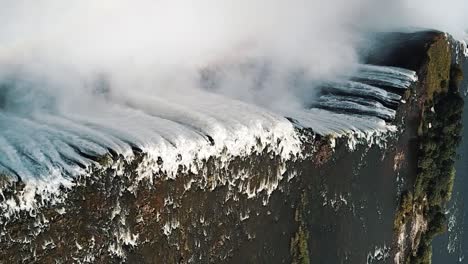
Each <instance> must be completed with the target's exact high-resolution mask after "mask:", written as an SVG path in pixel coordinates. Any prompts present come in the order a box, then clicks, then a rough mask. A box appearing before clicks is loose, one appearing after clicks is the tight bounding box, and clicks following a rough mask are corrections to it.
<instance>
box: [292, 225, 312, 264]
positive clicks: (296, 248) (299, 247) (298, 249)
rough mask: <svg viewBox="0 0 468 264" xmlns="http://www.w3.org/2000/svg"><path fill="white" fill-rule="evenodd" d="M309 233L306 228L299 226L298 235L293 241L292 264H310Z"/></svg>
mask: <svg viewBox="0 0 468 264" xmlns="http://www.w3.org/2000/svg"><path fill="white" fill-rule="evenodd" d="M308 237H309V233H308V232H307V230H306V229H305V227H304V226H303V225H302V224H301V225H299V230H298V231H297V233H296V235H295V236H294V237H293V238H292V239H291V256H292V259H293V260H292V264H309V263H310V258H309V246H308V243H307V240H308Z"/></svg>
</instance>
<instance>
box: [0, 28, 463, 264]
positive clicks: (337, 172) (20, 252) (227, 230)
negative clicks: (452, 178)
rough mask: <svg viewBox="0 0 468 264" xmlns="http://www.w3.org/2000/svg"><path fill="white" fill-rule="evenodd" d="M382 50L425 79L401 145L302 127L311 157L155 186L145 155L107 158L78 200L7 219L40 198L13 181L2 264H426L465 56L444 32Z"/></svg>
mask: <svg viewBox="0 0 468 264" xmlns="http://www.w3.org/2000/svg"><path fill="white" fill-rule="evenodd" d="M377 41H379V43H386V45H390V46H389V47H387V46H386V47H381V49H378V51H377V52H369V53H368V54H367V60H368V62H369V63H371V64H375V65H385V66H394V67H403V68H407V69H411V70H414V71H416V72H417V73H418V76H419V82H418V83H416V84H414V85H413V86H412V87H411V89H409V90H408V91H403V92H401V98H402V100H404V102H405V103H402V104H400V105H399V106H398V108H397V111H396V112H395V120H394V121H393V122H394V125H395V126H396V128H397V129H396V130H395V131H394V132H386V133H383V134H372V135H364V136H363V135H362V134H360V135H359V136H358V135H356V134H353V133H349V134H347V135H345V136H341V137H334V136H332V135H330V136H319V135H317V134H315V133H314V132H313V131H311V130H310V129H306V128H297V134H298V138H299V139H300V141H301V148H300V151H299V153H297V155H294V156H291V157H289V158H286V159H285V158H284V156H282V155H281V154H279V152H278V151H276V150H275V149H276V148H277V146H273V145H272V144H269V145H263V146H261V147H259V148H258V150H259V151H253V152H252V154H251V155H249V156H246V157H237V158H232V159H230V160H228V161H226V160H223V158H222V157H210V158H208V159H205V160H203V161H201V162H199V163H198V164H199V166H198V167H197V168H196V169H191V170H187V168H183V167H180V168H179V170H178V172H177V173H176V174H175V175H172V174H168V173H167V172H166V171H164V170H162V169H159V170H158V169H157V168H156V169H155V170H152V173H151V174H149V175H146V176H145V177H141V175H142V174H141V169H142V167H144V164H145V162H146V157H147V155H146V154H145V153H142V152H140V150H138V149H134V154H135V155H134V158H133V159H132V160H127V159H125V158H124V157H123V156H121V155H117V154H115V155H109V156H105V157H101V158H99V159H97V158H95V159H96V161H98V162H99V164H96V165H94V166H92V167H90V168H88V170H87V173H86V174H85V175H83V176H81V177H79V178H77V179H76V180H74V181H73V185H74V186H73V187H72V188H65V187H63V188H62V189H61V190H60V192H59V193H60V194H59V196H58V197H53V198H54V199H50V200H47V199H46V200H44V201H41V202H40V206H37V207H34V208H33V209H30V210H18V211H12V210H11V209H9V208H10V207H8V203H12V201H16V202H17V203H18V204H19V203H20V202H19V200H18V199H19V198H18V196H19V195H20V194H22V193H26V191H27V190H25V188H28V187H27V186H25V185H24V184H22V183H21V181H20V182H13V183H10V182H6V183H5V184H3V185H2V186H3V187H2V195H0V204H3V205H2V206H0V210H1V211H0V213H1V215H0V226H1V229H0V260H1V261H0V262H2V263H4V262H5V263H8V262H11V263H75V262H76V263H121V262H127V263H309V262H311V263H343V262H346V263H365V262H367V263H377V262H379V263H393V262H397V263H406V261H408V263H419V262H418V261H420V262H421V261H422V262H421V263H424V260H421V259H422V258H423V257H424V256H426V255H425V254H427V253H425V252H426V251H425V250H426V249H425V248H424V247H429V246H430V242H429V241H427V240H423V238H424V235H425V234H427V233H428V232H432V231H431V230H433V227H434V225H433V224H434V223H433V222H432V221H435V220H434V219H435V218H434V216H435V215H437V212H438V211H437V210H439V211H440V210H441V209H442V208H443V206H444V204H443V202H441V203H438V204H437V203H428V202H427V200H428V198H427V197H428V195H429V192H430V190H431V186H432V185H431V184H429V182H431V180H432V182H433V181H434V179H435V178H431V179H430V180H428V181H426V180H425V178H424V175H423V174H421V171H422V168H421V160H422V159H423V157H425V154H422V153H421V151H419V149H420V148H421V146H422V143H421V142H423V140H422V137H424V135H426V134H427V128H425V127H423V126H424V125H426V126H427V116H428V114H427V113H428V111H430V109H431V107H432V105H433V104H434V102H435V101H434V100H436V99H434V98H436V97H437V98H448V97H446V96H448V94H449V92H450V91H452V92H453V93H452V94H456V93H457V90H456V89H455V87H456V84H455V83H454V82H453V81H452V79H453V78H454V74H455V73H453V72H454V71H453V70H452V69H454V66H453V65H455V64H456V63H455V59H454V57H452V52H451V50H452V49H455V48H454V47H455V46H454V45H456V44H454V43H455V42H453V41H451V40H450V39H449V37H447V36H446V35H444V34H442V33H439V32H421V33H415V34H397V33H395V34H390V35H385V36H382V37H380V36H379V37H378V38H377ZM382 50H385V51H386V52H388V53H385V54H383V53H382V52H381V51H382ZM451 72H452V75H451V74H450V73H451ZM452 77H453V78H452ZM451 87H452V88H451ZM388 89H389V90H391V89H392V88H390V87H389V88H388ZM437 100H442V101H443V100H444V99H437ZM429 106H431V107H429ZM428 109H429V110H428ZM433 118H434V119H438V118H440V117H438V116H435V117H433ZM424 120H426V121H424ZM433 122H435V121H433ZM441 143H442V142H441ZM258 144H260V145H261V144H262V142H260V141H259V142H258ZM278 145H280V144H278ZM163 163H164V158H161V159H158V162H157V165H160V166H161V168H162V164H163ZM142 164H143V165H142ZM418 182H421V183H420V185H421V186H419V185H417V183H418ZM414 186H419V188H421V190H419V191H416V189H415V188H414ZM409 193H411V195H409ZM401 197H403V198H401ZM409 197H411V198H409ZM34 198H37V199H39V198H40V197H32V199H34ZM447 198H448V197H446V198H445V200H446V199H447ZM401 205H404V206H401ZM434 210H435V211H434ZM395 215H396V216H395ZM437 221H438V220H437ZM415 234H417V235H415ZM421 241H422V242H421ZM420 251H421V253H420ZM419 254H421V257H418V256H419Z"/></svg>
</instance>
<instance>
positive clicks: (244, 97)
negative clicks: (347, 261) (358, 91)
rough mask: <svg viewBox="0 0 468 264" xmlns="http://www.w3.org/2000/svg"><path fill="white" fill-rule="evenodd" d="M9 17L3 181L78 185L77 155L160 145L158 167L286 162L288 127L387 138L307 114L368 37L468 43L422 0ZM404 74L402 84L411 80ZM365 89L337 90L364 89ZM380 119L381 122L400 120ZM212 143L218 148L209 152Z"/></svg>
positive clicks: (452, 7)
mask: <svg viewBox="0 0 468 264" xmlns="http://www.w3.org/2000/svg"><path fill="white" fill-rule="evenodd" d="M0 6H1V9H0V25H1V26H0V129H1V131H2V133H1V134H0V151H1V152H3V153H5V155H0V173H2V172H3V171H7V172H10V173H13V174H16V175H22V176H24V175H29V176H30V177H36V176H37V175H50V174H52V172H53V171H56V170H57V168H59V170H60V171H62V172H66V173H71V171H73V170H74V168H75V167H73V166H71V164H70V163H78V164H87V162H89V161H86V158H83V155H82V154H86V155H85V156H95V155H102V154H105V153H106V152H107V151H108V150H109V149H112V150H114V151H117V152H119V153H125V152H131V150H130V148H131V147H132V146H137V147H139V148H141V149H144V150H145V148H146V150H148V151H150V150H154V147H155V146H157V148H156V149H157V151H156V152H157V153H156V154H154V155H155V156H158V155H159V156H162V155H163V154H162V153H163V152H164V153H166V154H165V155H166V156H167V155H169V156H171V157H172V158H173V159H174V160H176V159H177V160H179V158H176V156H177V155H178V154H180V152H181V150H180V149H181V147H183V148H184V149H185V150H184V151H185V152H184V153H185V155H184V159H183V160H185V161H187V162H189V161H191V160H194V156H197V155H201V154H200V153H205V154H204V155H205V156H206V157H208V156H209V155H214V154H216V153H222V152H223V151H224V150H223V149H224V147H226V146H230V147H229V148H228V149H229V151H230V152H231V153H233V154H232V155H235V154H236V153H247V152H248V151H250V150H251V149H252V147H251V146H252V145H255V142H256V141H255V140H256V138H263V139H265V140H267V141H268V140H269V141H270V142H273V143H274V144H276V143H275V142H278V140H277V139H281V142H282V143H281V144H284V146H283V147H282V148H281V149H285V153H286V150H287V149H292V147H291V146H293V145H294V144H295V143H294V142H295V138H294V129H293V126H292V125H291V123H290V122H289V121H288V120H286V119H285V116H287V117H294V118H297V119H301V120H302V121H303V123H304V124H306V125H307V126H310V127H312V128H313V129H314V131H316V132H317V133H322V134H325V133H329V132H330V131H332V132H336V133H341V132H343V131H346V129H351V130H353V131H355V130H358V129H377V130H378V129H386V127H385V122H383V121H382V120H381V119H379V118H367V117H366V118H359V117H353V116H345V115H338V114H334V113H330V112H327V111H319V110H317V109H315V110H313V111H312V110H311V111H309V110H310V109H309V108H310V105H311V102H313V101H314V98H315V97H316V93H317V89H316V87H317V86H319V85H321V84H323V83H330V82H336V81H339V80H343V79H346V78H347V77H346V76H349V73H351V72H354V71H356V70H357V69H358V68H359V67H360V66H359V63H360V58H359V56H358V52H357V50H358V49H359V47H362V46H363V45H364V46H365V45H369V44H368V42H367V39H366V34H367V33H368V32H373V31H391V30H405V31H411V30H414V29H415V28H434V29H439V30H444V31H447V32H449V33H451V34H453V35H454V36H455V37H456V38H458V39H463V38H464V37H465V34H466V32H465V29H467V28H468V22H467V18H466V16H465V15H464V14H467V13H468V4H466V3H464V1H462V0H452V1H445V2H444V4H443V6H442V7H441V6H440V3H439V2H438V1H422V0H414V1H409V0H407V1H404V0H397V1H392V2H389V1H383V0H382V1H373V0H347V1H344V0H328V1H317V0H311V1H306V0H289V1H280V0H277V1H271V0H270V1H268V0H235V1H234V0H232V1H231V0H226V1H219V0H199V1H196V3H195V2H194V1H188V0H171V1H162V0H159V1H150V0H132V1H130V0H100V1H96V0H80V1H62V0H37V1H32V0H0ZM367 70H369V68H367ZM371 70H378V71H382V69H371ZM381 73H382V72H381ZM384 73H385V71H384ZM387 73H389V74H390V73H391V74H395V72H394V70H389V72H387ZM396 74H397V75H396V76H397V79H396V81H397V82H401V81H403V83H405V84H406V83H409V82H410V81H411V80H414V79H415V76H413V73H411V72H405V71H400V72H396ZM401 78H403V79H401ZM356 85H358V84H356V83H354V84H348V86H346V85H345V86H343V85H341V86H340V87H341V88H342V89H346V87H351V88H353V89H355V88H356V87H358V88H359V87H362V85H361V86H359V85H358V86H356ZM408 85H409V84H408ZM373 93H374V95H373V96H380V97H382V96H387V98H389V100H398V98H397V99H395V97H394V95H393V97H392V95H387V94H386V93H385V91H381V90H378V89H377V90H375V89H374V90H373ZM388 96H390V97H388ZM392 98H393V99H392ZM335 101H336V100H335ZM322 103H324V104H326V103H330V102H322ZM356 104H357V105H359V104H358V103H356V102H348V105H346V107H349V106H355V105H356ZM377 106H378V107H382V106H381V105H377ZM372 107H373V106H372ZM376 109H378V108H376ZM383 110H385V111H386V113H387V114H386V115H384V117H387V116H390V117H391V116H392V115H393V114H394V111H387V110H386V109H383ZM373 111H376V110H375V109H374V110H373ZM207 142H208V143H211V145H213V146H211V145H210V146H211V147H209V148H210V150H209V151H207V152H201V149H204V150H206V148H207V147H206V146H207ZM213 142H216V143H217V142H222V143H223V144H219V145H218V144H213ZM240 142H243V143H240ZM288 142H289V143H290V144H289V143H288ZM287 144H289V145H287ZM287 146H289V147H287ZM151 147H153V148H151ZM167 153H169V154H167ZM285 155H289V154H288V153H286V154H285ZM177 157H178V156H177ZM70 161H72V162H70ZM177 166H178V165H174V168H177ZM71 167H73V168H71ZM34 175H35V176H34Z"/></svg>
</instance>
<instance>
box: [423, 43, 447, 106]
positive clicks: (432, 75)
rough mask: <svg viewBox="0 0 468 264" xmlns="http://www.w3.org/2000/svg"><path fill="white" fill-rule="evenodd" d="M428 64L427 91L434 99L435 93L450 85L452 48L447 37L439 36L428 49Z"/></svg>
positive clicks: (429, 96) (428, 95)
mask: <svg viewBox="0 0 468 264" xmlns="http://www.w3.org/2000/svg"><path fill="white" fill-rule="evenodd" d="M427 55H428V59H429V62H428V64H427V65H428V66H427V73H426V74H427V75H426V78H425V80H426V93H427V97H428V99H432V97H433V94H434V93H439V92H445V91H447V90H448V87H449V79H450V64H451V60H452V56H451V49H450V47H449V45H447V39H446V38H445V37H444V36H439V37H438V39H437V40H436V41H435V42H434V43H433V44H432V45H431V46H430V48H429V50H428V51H427Z"/></svg>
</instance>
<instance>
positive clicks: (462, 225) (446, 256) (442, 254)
mask: <svg viewBox="0 0 468 264" xmlns="http://www.w3.org/2000/svg"><path fill="white" fill-rule="evenodd" d="M464 72H465V76H468V75H467V74H468V69H467V67H466V65H465V70H464ZM462 87H463V89H464V90H465V91H466V89H467V88H468V80H465V81H464V85H463V86H462ZM466 99H467V97H466V96H465V108H464V111H463V140H462V143H461V145H460V147H459V150H458V154H459V155H460V159H459V160H458V161H457V162H456V165H455V166H456V170H457V174H456V178H455V185H454V188H453V196H452V201H451V202H450V204H449V205H448V208H447V209H448V216H449V231H448V232H447V233H446V234H444V235H443V236H441V237H437V238H436V239H435V240H434V243H433V263H435V264H438V263H468V219H467V212H468V103H467V100H466Z"/></svg>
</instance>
